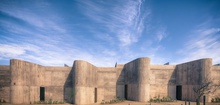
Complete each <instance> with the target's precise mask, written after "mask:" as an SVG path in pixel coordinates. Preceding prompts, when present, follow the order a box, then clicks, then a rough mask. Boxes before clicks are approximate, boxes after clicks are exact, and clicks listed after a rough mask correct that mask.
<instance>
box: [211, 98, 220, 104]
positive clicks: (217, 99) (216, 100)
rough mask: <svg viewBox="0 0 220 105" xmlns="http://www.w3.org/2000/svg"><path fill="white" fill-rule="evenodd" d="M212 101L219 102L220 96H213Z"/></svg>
mask: <svg viewBox="0 0 220 105" xmlns="http://www.w3.org/2000/svg"><path fill="white" fill-rule="evenodd" d="M211 102H213V103H219V102H220V98H219V97H215V98H212V100H211Z"/></svg>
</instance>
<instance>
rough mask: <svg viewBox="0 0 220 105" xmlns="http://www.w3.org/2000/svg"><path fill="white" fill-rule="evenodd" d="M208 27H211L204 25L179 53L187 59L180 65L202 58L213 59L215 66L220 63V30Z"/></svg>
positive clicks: (195, 31) (194, 32) (194, 33)
mask: <svg viewBox="0 0 220 105" xmlns="http://www.w3.org/2000/svg"><path fill="white" fill-rule="evenodd" d="M207 26H209V25H208V24H205V25H202V26H200V27H198V28H197V29H196V30H194V31H193V32H192V35H191V37H190V40H189V41H188V42H187V43H186V44H185V47H184V48H183V49H181V50H179V51H178V54H181V55H183V56H184V57H185V58H184V59H182V60H179V61H178V63H179V62H186V61H191V60H196V59H201V58H213V63H214V64H215V63H219V62H220V57H219V52H220V28H210V27H207Z"/></svg>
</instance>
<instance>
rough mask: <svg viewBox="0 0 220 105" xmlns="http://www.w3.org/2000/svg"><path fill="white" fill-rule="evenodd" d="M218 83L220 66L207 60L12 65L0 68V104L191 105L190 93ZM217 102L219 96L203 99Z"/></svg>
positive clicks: (13, 62) (212, 95) (21, 63)
mask: <svg viewBox="0 0 220 105" xmlns="http://www.w3.org/2000/svg"><path fill="white" fill-rule="evenodd" d="M207 74H210V75H208V76H210V77H212V78H214V80H213V81H214V82H215V83H218V82H219V81H220V66H214V65H212V59H210V58H207V59H200V60H195V61H191V62H187V63H183V64H178V65H152V64H151V63H150V58H147V57H146V58H138V59H135V60H133V61H131V62H128V63H126V64H116V65H115V67H96V66H94V65H92V64H90V63H88V62H86V61H82V60H76V61H74V63H73V66H72V67H52V66H51V67H50V66H41V65H38V64H34V63H31V62H26V61H22V60H17V59H12V60H10V66H0V84H1V86H3V87H2V91H1V93H0V99H4V100H5V101H6V102H11V103H13V104H23V103H26V104H27V103H33V102H36V101H48V100H54V101H65V102H70V103H71V102H73V103H75V104H91V103H96V102H101V101H102V100H111V99H114V98H115V97H119V98H125V99H127V100H135V101H142V102H147V101H149V100H150V98H153V97H155V96H160V97H163V96H164V97H166V96H169V97H171V98H173V99H179V100H189V101H195V99H196V94H195V93H194V91H193V87H196V86H199V85H200V84H201V81H203V80H204V78H205V76H207ZM216 96H220V90H218V91H217V92H215V94H210V95H207V97H208V100H209V101H210V100H211V98H213V97H216Z"/></svg>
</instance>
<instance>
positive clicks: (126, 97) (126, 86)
mask: <svg viewBox="0 0 220 105" xmlns="http://www.w3.org/2000/svg"><path fill="white" fill-rule="evenodd" d="M124 95H125V99H126V100H127V99H128V85H125V94H124Z"/></svg>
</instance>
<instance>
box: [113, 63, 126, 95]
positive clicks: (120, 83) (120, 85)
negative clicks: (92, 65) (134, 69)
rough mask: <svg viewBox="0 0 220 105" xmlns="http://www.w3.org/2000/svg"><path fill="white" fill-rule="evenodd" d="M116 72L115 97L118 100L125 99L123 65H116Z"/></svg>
mask: <svg viewBox="0 0 220 105" xmlns="http://www.w3.org/2000/svg"><path fill="white" fill-rule="evenodd" d="M115 69H116V72H117V77H116V79H117V81H116V97H117V98H120V99H124V98H125V78H124V77H125V74H124V73H125V69H124V65H123V64H117V65H116V66H115Z"/></svg>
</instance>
